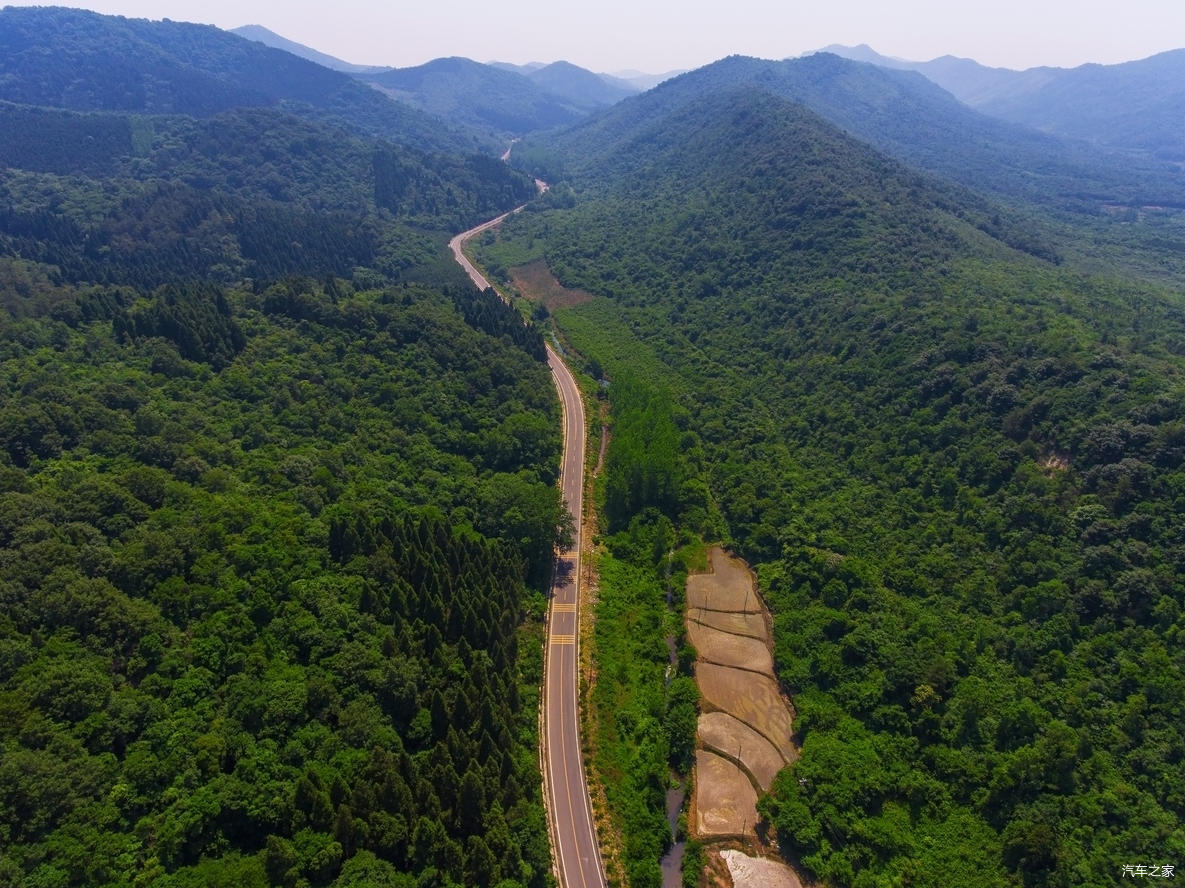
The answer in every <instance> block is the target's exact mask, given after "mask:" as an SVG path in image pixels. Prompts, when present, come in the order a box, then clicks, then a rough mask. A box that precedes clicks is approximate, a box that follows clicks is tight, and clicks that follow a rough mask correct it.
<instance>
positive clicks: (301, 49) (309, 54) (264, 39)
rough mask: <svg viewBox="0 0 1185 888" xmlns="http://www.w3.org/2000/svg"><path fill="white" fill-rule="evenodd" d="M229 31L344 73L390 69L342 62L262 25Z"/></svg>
mask: <svg viewBox="0 0 1185 888" xmlns="http://www.w3.org/2000/svg"><path fill="white" fill-rule="evenodd" d="M230 33H232V34H238V35H239V36H240V37H242V38H244V39H246V40H254V41H255V42H256V43H262V44H263V45H264V46H270V47H272V49H282V50H284V52H290V53H292V54H293V55H294V56H299V57H300V58H302V59H308V60H309V61H310V62H316V63H317V64H318V65H321V66H323V67H325V68H330V69H331V70H334V71H342V72H343V73H345V74H373V73H374V72H376V71H388V70H390V69H389V68H387V67H384V66H383V65H355V64H352V63H351V62H343V61H342V60H341V59H339V58H337V57H336V56H331V55H328V54H327V53H324V52H318V51H317V50H315V49H313V48H311V47H308V46H305V45H304V44H303V43H297V42H296V41H295V40H289V39H288V38H287V37H281V36H280V35H279V34H277V33H276V32H275V31H270V30H268V29H267V28H265V27H264V26H263V25H243V26H242V27H241V28H231V29H230Z"/></svg>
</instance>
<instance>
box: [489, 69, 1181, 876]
mask: <svg viewBox="0 0 1185 888" xmlns="http://www.w3.org/2000/svg"><path fill="white" fill-rule="evenodd" d="M837 61H838V60H834V61H833V60H831V59H823V60H822V62H821V63H820V62H816V63H815V66H814V67H809V68H808V70H813V71H820V70H841V71H845V70H846V71H853V70H855V71H859V70H860V69H852V68H848V67H846V66H839V65H837V64H836V62H837ZM735 67H741V68H743V69H748V70H751V71H753V72H755V76H754V77H752V78H751V80H758V79H759V77H760V76H761V75H762V72H768V71H769V70H770V69H769V68H768V67H766V66H764V65H762V64H760V63H756V62H750V61H748V60H732V61H730V64H729V65H728V66H725V67H724V70H725V71H728V70H729V69H730V68H735ZM775 74H776V69H775ZM720 79H721V80H723V79H724V78H720ZM767 79H768V80H769V81H772V82H773V84H774V86H773V88H772V89H771V88H770V87H769V86H767V85H766V84H764V83H760V82H758V83H753V84H751V85H750V86H748V87H746V88H742V89H737V88H736V87H735V85H734V86H733V87H732V88H724V89H716V88H713V87H714V86H715V84H714V83H713V82H711V81H710V80H709V79H708V78H707V77H702V78H700V79H699V84H700V85H701V86H703V88H702V89H701V90H699V91H698V92H696V91H695V90H693V89H692V88H691V87H692V85H693V83H694V81H687V80H684V81H683V83H682V84H680V83H679V81H678V80H677V81H675V82H674V83H675V84H676V86H678V87H679V91H678V92H676V91H675V90H666V91H664V88H663V87H659V88H657V89H656V90H654V91H653V93H651V94H648V95H647V96H643V97H641V98H639V99H631V100H626V101H625V102H623V103H622V104H621V105H619V106H618V107H617V108H615V109H612V110H610V111H609V112H607V113H605V114H603V115H600V116H599V117H596V118H593V119H592V120H590V121H589V122H588V123H586V124H582V125H578V126H577V127H575V128H574V129H572V130H570V131H568V132H567V133H562V134H559V135H557V136H555V137H554V138H553V139H552V141H551V145H550V147H551V148H552V149H553V150H554V155H553V156H557V157H560V158H563V159H564V160H565V161H566V162H567V163H568V164H570V165H569V166H568V167H567V169H568V170H569V178H568V179H567V181H566V182H564V181H559V180H554V181H553V189H552V191H553V193H554V194H555V197H554V198H552V204H551V207H550V208H545V207H544V206H540V207H539V208H538V209H537V211H536V212H527V213H523V214H521V215H520V216H518V217H515V218H514V219H512V220H509V221H508V222H507V223H506V225H505V226H504V227H503V230H502V232H501V233H500V236H499V239H498V240H497V241H496V242H495V243H493V244H491V245H489V246H487V247H486V248H485V249H486V255H487V256H488V259H489V262H490V263H491V264H493V265H497V266H501V267H503V268H506V267H511V266H513V265H514V264H515V263H516V262H522V261H527V260H534V259H540V258H541V259H543V260H545V261H546V263H547V265H548V267H549V268H550V269H551V270H552V271H553V272H554V273H555V275H556V277H557V278H558V279H559V280H560V282H561V283H562V284H563V285H564V286H566V287H569V288H579V289H580V290H583V291H584V292H586V293H589V294H592V296H593V298H592V299H591V300H588V301H584V302H582V303H580V304H578V305H575V306H573V307H564V308H561V307H558V306H557V307H554V308H553V309H552V314H553V316H554V317H555V318H556V322H557V324H558V326H559V327H560V329H561V330H563V331H564V332H565V333H566V334H567V336H568V341H569V344H570V346H571V347H572V348H573V349H574V350H575V351H577V352H578V353H579V354H580V355H581V356H582V358H581V359H582V360H585V361H587V362H588V366H590V367H594V368H597V369H598V370H599V371H601V372H603V373H604V374H605V375H606V376H607V378H608V379H609V388H608V395H609V399H610V401H611V403H612V401H613V397H614V394H613V392H614V382H613V380H614V379H615V378H623V379H627V380H632V382H631V383H629V385H630V386H637V385H638V382H639V379H644V380H646V381H647V382H646V385H647V386H648V390H649V392H650V398H651V399H652V400H653V401H655V402H658V403H668V404H671V405H672V406H670V407H669V408H668V412H669V414H671V418H670V419H669V420H668V421H667V423H666V425H665V426H663V428H661V429H650V428H647V429H644V430H642V431H640V432H638V431H635V432H634V434H635V435H636V436H638V437H637V440H628V441H626V442H625V443H624V444H623V445H620V446H619V449H618V451H617V453H618V455H617V456H616V457H615V456H614V452H613V446H614V445H611V448H610V455H609V457H608V459H607V462H606V465H607V466H609V467H610V475H611V477H609V478H607V479H606V488H607V489H614V485H615V483H616V481H615V479H614V477H612V475H613V473H615V472H618V473H622V477H623V478H629V477H640V478H655V479H658V482H661V480H662V479H669V482H670V483H666V484H663V483H657V482H656V483H655V484H654V485H652V486H651V487H645V488H642V489H641V490H640V491H638V494H639V495H638V496H637V497H635V498H634V499H633V500H632V501H631V503H630V510H631V512H632V514H627V515H624V516H618V517H617V523H616V524H615V525H614V528H615V529H616V528H622V529H621V531H620V532H618V533H616V534H615V536H613V537H611V538H610V539H609V540H608V543H607V544H608V545H609V547H610V549H611V551H613V552H614V553H626V552H633V553H634V555H633V556H632V557H635V558H638V557H640V556H639V555H638V553H647V552H650V551H651V546H652V545H654V546H657V545H659V544H658V542H654V543H653V544H651V542H650V540H652V539H653V540H656V541H658V540H666V539H670V538H672V536H675V537H677V538H683V537H681V536H679V535H680V534H681V533H687V532H700V533H706V534H711V535H713V537H715V536H719V535H723V536H724V537H725V538H726V540H728V541H729V542H730V543H731V545H732V546H733V547H734V548H735V550H736V551H738V552H739V553H741V554H743V555H745V556H746V557H747V558H748V559H749V560H750V562H751V563H752V564H753V565H754V566H755V569H756V571H757V574H758V576H759V578H760V579H761V583H762V588H763V592H764V593H765V594H766V596H767V600H768V601H769V603H770V606H771V608H772V610H773V612H774V629H775V661H776V664H777V669H778V671H779V675H780V677H781V680H782V682H783V683H784V686H785V687H786V688H787V690H788V691H789V692H790V693H791V695H792V699H793V700H794V703H795V707H796V709H797V711H798V721H797V723H796V725H797V727H796V732H797V737H798V740H799V741H800V742H801V743H802V758H801V759H800V760H799V762H798V763H796V764H795V765H793V766H792V767H791V768H789V769H787V770H786V771H784V772H783V774H782V776H781V777H780V778H779V779H778V781H777V782H776V784H775V787H774V790H773V791H772V792H771V793H770V794H769V796H768V797H766V798H765V799H764V800H763V801H762V802H761V808H760V810H761V812H762V815H763V817H764V818H765V821H766V822H767V823H768V824H769V825H770V827H771V829H772V830H773V831H774V832H775V833H776V835H777V838H778V842H779V845H780V847H781V848H782V849H783V850H784V851H785V852H788V853H789V854H790V855H791V856H792V858H793V859H795V860H796V861H797V862H799V863H800V864H801V865H802V866H803V867H804V868H805V869H806V870H807V873H808V875H811V874H813V875H814V876H816V877H818V878H819V879H820V880H822V881H823V882H824V883H825V884H830V885H836V886H857V885H873V884H895V883H899V882H902V883H903V882H909V883H910V884H916V885H932V886H935V888H938V886H949V885H971V884H975V885H990V886H1021V885H1026V886H1027V885H1055V884H1056V885H1094V884H1102V883H1105V882H1107V881H1109V880H1113V879H1114V878H1116V875H1115V873H1116V871H1117V868H1118V867H1119V866H1120V865H1121V862H1122V861H1123V860H1127V859H1128V858H1132V859H1134V858H1141V859H1142V858H1145V857H1147V858H1149V859H1151V858H1156V859H1160V858H1161V857H1165V856H1168V857H1171V856H1173V855H1174V854H1177V853H1178V851H1179V850H1185V833H1183V832H1182V830H1181V827H1180V823H1181V822H1182V821H1181V818H1182V814H1183V813H1185V811H1183V809H1182V807H1181V805H1182V801H1181V800H1182V795H1181V786H1180V781H1179V779H1178V778H1176V777H1174V776H1172V775H1173V774H1174V773H1175V768H1176V764H1177V762H1178V760H1179V759H1180V757H1181V755H1182V754H1185V736H1183V735H1182V733H1181V729H1180V724H1179V721H1178V720H1177V719H1176V716H1175V715H1174V712H1175V708H1176V703H1175V701H1177V700H1179V699H1181V697H1182V696H1183V695H1185V687H1183V686H1182V684H1181V676H1182V675H1183V674H1185V672H1183V669H1185V663H1182V662H1181V658H1180V655H1179V653H1177V652H1176V650H1175V644H1174V641H1173V639H1175V638H1176V636H1177V634H1179V632H1180V631H1181V623H1180V619H1181V618H1180V614H1181V613H1182V610H1181V603H1182V601H1185V587H1182V584H1181V577H1182V576H1185V561H1183V558H1185V549H1183V548H1182V546H1181V537H1180V533H1179V530H1178V529H1177V521H1176V517H1175V516H1176V515H1177V513H1178V512H1179V509H1180V492H1181V490H1182V487H1181V483H1182V477H1183V476H1182V470H1183V467H1185V447H1183V442H1185V438H1183V437H1182V429H1185V413H1183V412H1182V408H1181V405H1182V404H1183V403H1185V371H1183V369H1182V367H1183V365H1182V362H1181V356H1182V355H1183V354H1185V302H1183V301H1182V298H1181V296H1180V290H1179V288H1169V287H1162V286H1155V285H1150V284H1145V283H1142V282H1140V281H1138V280H1136V279H1134V278H1129V279H1124V278H1122V277H1120V276H1119V275H1118V274H1117V273H1116V272H1115V271H1112V272H1111V273H1109V274H1107V275H1095V276H1090V275H1085V274H1082V273H1080V272H1077V271H1074V270H1072V269H1071V268H1067V267H1059V266H1057V265H1055V264H1053V263H1051V262H1050V261H1048V260H1047V259H1046V258H1044V252H1043V251H1042V250H1041V249H1034V248H1033V246H1034V245H1039V244H1040V243H1041V239H1040V236H1039V235H1038V230H1039V229H1036V228H1031V227H1026V222H1025V217H1024V216H1013V215H1011V214H1010V213H1009V212H1008V211H1003V210H998V212H993V210H992V204H991V203H990V202H989V201H987V200H986V199H985V198H983V197H982V196H979V195H976V194H974V193H971V192H969V191H967V190H966V189H964V188H962V187H952V186H950V185H949V184H946V183H944V182H943V181H941V180H939V179H937V178H935V177H933V176H923V175H920V174H919V173H917V172H916V171H913V170H910V169H908V168H906V167H904V166H903V165H901V164H900V163H899V162H896V161H893V160H890V159H888V158H886V157H885V156H884V155H882V154H879V153H877V152H875V151H874V150H872V149H871V148H870V147H869V146H868V145H866V144H861V143H860V142H858V141H856V140H855V139H853V138H852V137H850V136H848V135H845V134H843V133H841V132H839V131H838V130H836V129H835V127H834V126H832V125H830V124H828V123H825V122H824V121H822V120H820V118H819V117H818V116H816V115H815V114H813V113H811V112H809V111H807V110H805V109H804V108H802V107H801V106H800V105H797V104H796V103H794V102H791V101H787V100H786V99H785V98H780V97H779V95H778V93H779V92H780V91H781V90H782V89H783V86H782V83H781V81H780V80H779V79H778V78H777V77H775V76H770V77H768V78H767ZM881 82H886V83H897V82H899V81H896V80H895V79H890V80H886V81H881ZM660 100H661V102H662V104H660ZM679 100H682V101H679ZM870 101H871V100H870ZM543 143H544V140H542V139H535V140H534V149H536V150H539V151H540V156H542V152H543V150H544V148H546V147H548V146H546V145H544V144H543ZM588 145H597V146H598V149H597V150H596V151H595V152H593V153H592V154H591V155H585V154H584V153H583V150H584V148H585V146H588ZM936 147H937V146H936ZM520 156H526V152H525V151H524V152H523V155H520ZM565 195H566V196H565ZM1033 212H1034V211H1033V210H1032V208H1030V213H1033ZM997 216H998V218H997ZM1032 218H1037V217H1036V216H1032ZM1012 232H1016V233H1018V234H1021V235H1024V234H1027V235H1028V236H1030V237H1033V238H1035V241H1034V243H1033V244H1032V245H1026V244H1025V243H1024V242H1023V241H1022V242H1020V243H1018V244H1017V245H1018V246H1022V247H1024V246H1028V247H1029V248H1028V249H1020V250H1018V249H1016V248H1015V246H1011V245H1010V242H1016V241H1017V240H1018V239H1017V238H1016V237H1014V236H1013V234H1012ZM1082 236H1086V235H1082ZM1175 242H1176V243H1177V244H1178V245H1179V243H1180V239H1179V237H1178V238H1177V239H1176V240H1175ZM1105 256H1106V253H1105V252H1104V253H1103V255H1102V256H1101V257H1100V259H1103V258H1105ZM631 390H632V389H631ZM630 397H635V398H636V395H631V396H630ZM668 427H669V428H668ZM625 434H628V432H626V433H625ZM648 491H649V492H648ZM714 510H718V514H719V515H720V516H721V517H722V519H723V521H724V523H725V528H723V529H722V528H721V527H720V526H718V525H717V524H715V522H714V519H713V518H712V515H713V512H714ZM664 522H665V523H664ZM672 526H673V528H674V529H672ZM656 551H657V550H656ZM661 551H666V546H665V545H664V546H663V548H662V550H661ZM643 557H644V558H648V557H649V556H643ZM655 564H656V567H655V568H654V570H657V571H660V572H661V570H662V569H663V567H664V562H663V561H662V559H661V558H660V559H658V561H656V562H655ZM635 742H636V744H637V747H638V748H637V752H636V755H637V757H638V758H639V759H645V758H646V757H647V756H648V755H652V754H653V753H652V751H651V747H650V745H649V741H648V740H647V739H646V738H645V737H637V738H635ZM654 815H657V816H659V818H660V819H661V811H657V810H656V811H654V812H650V813H649V814H648V815H647V817H648V818H650V819H646V818H639V817H638V815H637V814H636V813H631V814H629V815H623V816H630V817H631V821H630V822H641V820H645V822H647V823H649V822H651V820H652V819H653V816H654ZM655 841H656V842H661V836H659V837H658V838H657V839H656V840H655ZM1165 849H1172V850H1168V851H1166V850H1165ZM630 865H633V866H635V867H637V868H638V871H642V870H643V869H644V868H645V866H647V863H646V861H631V862H630Z"/></svg>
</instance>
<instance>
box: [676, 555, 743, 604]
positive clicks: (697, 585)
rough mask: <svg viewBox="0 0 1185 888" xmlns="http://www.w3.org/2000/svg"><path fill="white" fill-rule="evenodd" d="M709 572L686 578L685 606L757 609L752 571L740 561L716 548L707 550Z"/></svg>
mask: <svg viewBox="0 0 1185 888" xmlns="http://www.w3.org/2000/svg"><path fill="white" fill-rule="evenodd" d="M710 554H711V558H712V572H711V573H706V574H693V575H692V576H689V577H688V578H687V609H688V612H691V611H694V610H695V609H696V608H704V609H705V610H718V611H732V612H735V613H742V614H749V613H753V614H759V613H761V598H760V597H759V596H758V595H757V592H756V590H755V589H754V584H753V575H752V574H751V573H749V569H748V568H747V567H746V566H745V564H744V562H741V561H738V560H737V559H735V558H729V557H728V555H727V554H725V552H724V551H723V550H722V549H720V548H713V549H712V550H711V553H710Z"/></svg>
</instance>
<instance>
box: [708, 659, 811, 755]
mask: <svg viewBox="0 0 1185 888" xmlns="http://www.w3.org/2000/svg"><path fill="white" fill-rule="evenodd" d="M695 677H696V681H697V682H698V683H699V689H700V693H701V694H702V695H703V699H704V708H705V709H706V710H707V711H711V710H713V709H718V710H722V711H723V712H727V713H728V714H729V715H734V716H736V717H737V718H738V719H740V720H741V721H743V722H744V723H745V724H747V725H750V726H751V727H753V728H754V729H755V730H756V731H757V732H758V733H760V734H762V735H763V736H764V737H765V738H766V739H767V740H769V741H770V742H771V743H773V744H774V746H776V747H777V749H778V751H779V752H780V753H781V754H782V757H783V758H785V759H787V760H789V759H790V757H791V756H792V755H793V754H794V743H793V741H792V740H791V739H790V731H791V729H792V721H791V718H790V709H789V707H788V706H787V705H786V701H785V700H783V699H782V694H781V691H780V690H779V689H778V686H777V683H776V682H775V681H774V680H773V679H772V678H770V677H769V676H768V675H759V674H758V673H756V672H749V671H747V670H744V669H734V668H732V667H731V666H717V665H716V664H715V663H703V662H701V663H698V664H696V667H695Z"/></svg>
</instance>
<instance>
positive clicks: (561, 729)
mask: <svg viewBox="0 0 1185 888" xmlns="http://www.w3.org/2000/svg"><path fill="white" fill-rule="evenodd" d="M544 187H546V186H544ZM541 190H542V189H541ZM508 215H510V214H509V213H506V214H504V215H501V216H499V217H498V218H497V219H493V220H491V221H489V222H486V223H485V224H484V225H478V226H477V227H476V228H471V229H469V230H468V231H465V232H462V233H461V234H458V235H457V236H456V237H454V238H453V239H452V240H451V241H450V242H449V247H450V248H451V249H452V251H453V255H454V256H456V258H457V261H458V262H459V263H461V267H462V268H464V269H465V271H466V272H467V273H468V274H469V277H470V278H471V279H472V280H473V283H475V284H476V285H477V286H478V287H480V288H481V289H483V290H484V289H485V288H486V287H488V286H490V283H489V281H487V280H486V279H485V277H484V276H483V275H482V274H481V272H480V271H478V270H477V269H476V268H474V267H473V264H472V263H471V262H470V261H469V260H468V258H466V257H465V254H464V253H463V252H462V250H461V247H462V245H463V244H464V243H465V241H466V240H468V239H469V238H471V237H473V236H474V235H477V234H480V233H481V232H483V231H485V230H486V229H488V228H492V227H493V226H495V225H497V224H498V223H500V222H501V221H502V220H503V219H505V218H506V217H507V216H508ZM547 364H548V366H549V367H551V376H552V380H553V381H554V382H555V387H556V391H557V392H558V393H559V396H560V403H561V404H562V405H563V409H564V453H563V459H562V461H561V462H560V490H561V492H562V493H563V496H564V501H565V502H566V503H567V506H568V511H569V512H571V513H572V519H573V524H574V526H575V528H576V533H575V535H574V539H573V542H572V547H571V548H570V549H567V550H566V551H564V552H561V553H560V554H559V556H558V557H557V559H556V566H555V573H554V576H553V578H552V586H551V605H550V607H549V609H548V615H547V654H546V660H545V663H546V674H545V676H544V679H543V682H544V687H543V778H544V779H543V782H544V788H545V790H546V794H547V809H548V817H549V819H550V821H551V823H550V826H551V842H552V850H553V852H554V855H555V862H556V869H557V872H558V876H559V880H560V886H561V888H605V886H606V885H607V883H606V881H605V869H604V866H603V865H602V863H601V852H600V848H599V847H598V845H597V831H596V828H595V827H594V826H593V817H592V806H591V804H590V803H589V797H588V782H587V780H586V779H585V774H584V759H583V756H582V754H581V747H580V711H579V693H580V690H579V685H580V672H579V669H580V618H579V612H578V608H579V605H580V594H579V592H580V588H579V586H580V530H581V528H580V516H581V514H582V512H583V502H584V440H585V427H584V402H583V401H582V400H581V398H580V390H579V389H578V388H577V387H576V380H575V379H573V378H572V374H571V372H570V371H569V370H568V368H567V366H565V364H564V362H563V361H562V360H560V357H559V355H557V354H556V353H555V351H554V350H552V348H551V346H548V347H547Z"/></svg>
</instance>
